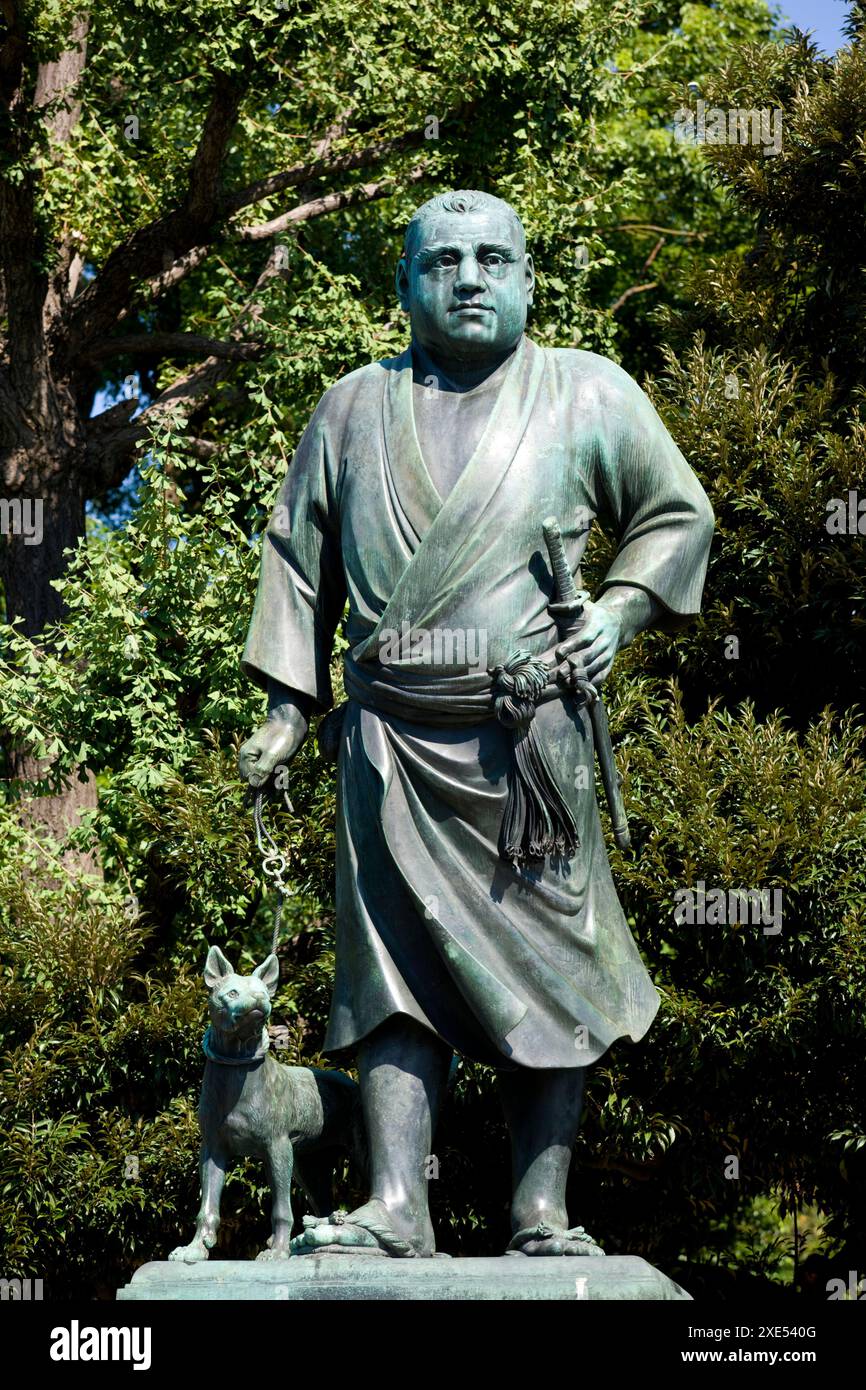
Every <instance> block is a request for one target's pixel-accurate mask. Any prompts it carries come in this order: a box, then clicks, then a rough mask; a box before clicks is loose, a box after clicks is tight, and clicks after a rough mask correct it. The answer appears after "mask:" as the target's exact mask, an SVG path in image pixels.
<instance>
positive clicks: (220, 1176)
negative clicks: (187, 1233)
mask: <svg viewBox="0 0 866 1390" xmlns="http://www.w3.org/2000/svg"><path fill="white" fill-rule="evenodd" d="M226 1167H227V1156H226V1155H225V1154H223V1153H219V1152H218V1151H212V1150H211V1149H209V1148H208V1146H207V1144H202V1146H201V1154H200V1156H199V1174H200V1177H201V1205H200V1207H199V1212H198V1219H197V1221H196V1225H195V1235H194V1236H193V1238H192V1240H191V1241H190V1243H189V1245H179V1246H178V1247H177V1249H176V1250H172V1252H171V1254H170V1255H169V1257H168V1258H169V1259H170V1260H182V1261H183V1263H184V1264H194V1263H195V1262H196V1261H197V1260H206V1259H207V1257H208V1255H209V1253H210V1251H211V1250H212V1249H213V1247H214V1245H215V1244H216V1238H217V1230H218V1228H219V1224H220V1200H221V1198H222V1194H223V1184H224V1183H225V1180H226Z"/></svg>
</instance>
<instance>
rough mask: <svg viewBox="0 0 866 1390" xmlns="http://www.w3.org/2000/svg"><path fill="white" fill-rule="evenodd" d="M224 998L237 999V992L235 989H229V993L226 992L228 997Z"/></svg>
mask: <svg viewBox="0 0 866 1390" xmlns="http://www.w3.org/2000/svg"><path fill="white" fill-rule="evenodd" d="M226 997H227V998H228V999H237V997H238V992H237V990H236V989H230V990H229V992H228V995H227V996H226Z"/></svg>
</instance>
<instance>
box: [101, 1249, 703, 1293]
mask: <svg viewBox="0 0 866 1390" xmlns="http://www.w3.org/2000/svg"><path fill="white" fill-rule="evenodd" d="M117 1297H118V1299H119V1300H121V1301H123V1302H138V1301H145V1302H146V1301H149V1300H153V1299H159V1300H168V1301H172V1300H176V1299H180V1300H190V1299H207V1300H213V1299H227V1300H243V1299H268V1300H270V1299H277V1300H283V1301H292V1302H298V1301H300V1302H311V1301H321V1300H330V1299H334V1300H344V1299H350V1300H357V1299H376V1300H380V1299H394V1300H410V1301H424V1300H428V1299H430V1300H436V1301H440V1300H442V1301H446V1302H464V1301H466V1300H485V1301H491V1302H503V1301H505V1302H511V1301H514V1302H534V1301H557V1302H588V1303H598V1302H604V1301H611V1300H613V1301H634V1300H640V1301H644V1300H650V1301H652V1300H661V1301H663V1302H670V1301H673V1300H681V1299H690V1298H691V1295H690V1294H687V1293H686V1292H685V1290H684V1289H681V1288H680V1286H679V1285H678V1284H675V1283H674V1282H673V1280H672V1279H668V1278H667V1276H666V1275H664V1274H662V1273H661V1271H660V1270H657V1269H654V1268H653V1266H652V1265H650V1264H647V1262H646V1260H641V1259H638V1258H637V1257H636V1256H633V1255H608V1256H606V1257H605V1258H604V1259H589V1258H581V1257H580V1256H571V1257H568V1256H564V1257H561V1258H556V1257H554V1256H547V1257H538V1256H529V1255H500V1256H496V1257H492V1258H489V1259H474V1260H473V1259H450V1258H449V1257H448V1256H447V1255H437V1256H434V1258H433V1259H431V1260H395V1259H388V1258H377V1257H376V1256H372V1257H371V1256H367V1255H299V1256H294V1257H293V1258H292V1259H289V1260H285V1261H281V1262H280V1263H278V1264H277V1263H275V1264H270V1263H267V1262H264V1263H259V1262H257V1261H255V1260H250V1261H246V1260H208V1261H206V1262H204V1263H202V1264H193V1265H184V1264H176V1263H174V1262H169V1261H168V1260H166V1261H161V1262H154V1263H153V1264H146V1265H142V1266H141V1268H140V1269H138V1270H136V1272H135V1274H134V1275H133V1277H132V1280H131V1282H130V1283H129V1284H127V1285H126V1287H125V1288H122V1289H120V1290H118V1294H117Z"/></svg>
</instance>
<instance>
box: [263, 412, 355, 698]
mask: <svg viewBox="0 0 866 1390" xmlns="http://www.w3.org/2000/svg"><path fill="white" fill-rule="evenodd" d="M328 413H329V412H328V409H327V398H326V397H325V398H323V399H322V401H320V403H319V405H318V407H317V409H316V411H315V413H314V415H313V417H312V419H311V420H310V423H309V425H308V426H307V429H306V430H305V432H304V435H303V437H302V439H301V441H300V443H299V445H298V448H297V452H296V453H295V456H294V458H293V460H292V462H291V464H290V466H289V469H288V472H287V474H286V478H285V481H284V483H283V486H282V488H281V489H280V493H279V496H278V498H277V502H276V505H275V507H274V510H273V513H272V515H271V519H270V521H269V523H268V527H267V530H266V531H265V535H264V540H263V545H262V560H261V569H260V571H259V583H258V590H257V593H256V601H255V607H254V609H253V615H252V619H251V620H250V626H249V630H248V632H247V640H246V645H245V646H244V651H243V656H242V657H241V666H242V669H243V670H244V671H245V672H246V674H247V675H248V676H250V677H251V679H252V680H254V681H255V682H256V683H257V684H258V685H261V686H264V687H266V686H267V682H268V678H269V677H271V678H273V679H274V680H277V681H279V682H280V683H281V684H282V685H285V686H289V687H290V688H291V689H293V690H300V691H302V692H303V693H304V694H305V695H309V696H311V697H312V699H313V700H314V701H315V703H316V705H317V706H318V707H319V708H320V709H322V710H327V709H330V708H331V706H332V704H333V703H334V697H333V693H332V690H331V676H330V661H331V652H332V649H333V643H334V634H335V632H336V630H337V624H338V623H339V621H340V618H341V616H342V613H343V608H344V605H345V601H346V588H345V579H344V576H343V564H342V555H341V550H340V533H339V519H338V508H337V499H336V487H335V480H334V478H333V476H332V470H331V463H332V461H333V459H334V457H337V458H338V457H339V454H338V452H337V453H336V454H335V452H334V451H332V450H331V448H330V446H329V431H328V421H327V417H328Z"/></svg>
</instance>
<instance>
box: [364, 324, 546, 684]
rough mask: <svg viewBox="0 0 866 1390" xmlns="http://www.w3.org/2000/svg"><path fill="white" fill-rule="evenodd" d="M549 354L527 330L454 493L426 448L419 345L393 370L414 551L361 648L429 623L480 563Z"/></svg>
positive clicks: (392, 403) (402, 481) (401, 493)
mask: <svg viewBox="0 0 866 1390" xmlns="http://www.w3.org/2000/svg"><path fill="white" fill-rule="evenodd" d="M544 366H545V355H544V351H543V349H541V348H538V347H536V345H535V344H534V343H533V342H531V341H530V340H529V339H528V338H527V337H525V336H524V337H523V338H521V340H520V343H519V344H518V346H517V347H516V348H515V350H514V354H513V356H512V358H511V362H510V366H509V369H508V371H507V372H506V374H505V377H504V379H503V381H502V385H501V386H500V388H499V393H498V395H497V398H496V401H495V402H494V405H493V409H492V411H491V413H490V417H489V419H488V421H487V425H486V427H485V430H484V433H483V434H482V436H481V438H480V440H479V441H478V445H477V448H476V449H475V452H474V454H473V455H472V457H471V459H470V460H469V462H468V463H467V464H466V466H465V468H464V469H463V472H462V473H461V474H460V477H459V478H458V479H457V482H456V483H455V484H454V486H453V488H452V489H451V491H450V492H449V493H448V496H447V497H446V498H445V499H444V501H443V499H442V498H441V497H440V496H439V493H438V492H437V491H436V488H435V486H434V484H433V480H432V478H431V477H430V474H429V473H428V471H427V465H426V464H425V462H424V458H423V456H422V453H421V447H420V444H419V442H418V435H417V432H416V429H415V415H414V410H413V405H412V354H411V349H409V348H407V349H406V351H405V352H403V353H401V355H400V356H399V357H397V358H395V359H393V362H392V364H391V366H390V369H389V370H388V371H386V373H385V388H384V395H383V402H382V432H383V441H384V459H383V462H384V469H385V476H386V485H387V495H388V500H389V504H390V506H391V509H392V512H393V516H394V519H395V521H396V522H397V525H398V529H399V532H400V535H401V538H402V541H403V546H404V550H405V552H406V567H405V569H404V570H403V573H402V574H401V576H400V578H399V580H398V581H397V584H396V585H395V588H394V591H393V593H392V595H391V597H390V599H389V601H388V603H387V604H386V607H385V611H384V612H383V613H382V616H381V617H380V619H379V622H378V623H377V624H376V627H375V628H374V629H373V631H372V632H371V633H370V634H369V636H368V637H367V638H365V640H364V641H363V642H362V643H360V644H359V645H358V647H357V648H356V649H355V652H354V653H353V655H354V657H355V659H356V660H361V661H363V660H370V659H373V658H375V656H376V653H377V650H378V644H379V634H380V632H381V630H382V629H383V628H395V629H396V630H398V631H399V630H400V628H401V624H402V623H403V622H404V621H408V622H410V623H411V624H412V625H414V626H424V615H425V613H430V612H433V611H435V608H436V606H437V601H438V598H439V597H440V596H441V593H442V590H443V587H447V586H448V583H449V575H450V576H451V582H453V580H454V578H455V577H456V576H458V575H459V574H460V573H461V572H465V570H466V569H467V568H469V567H471V565H472V564H473V563H474V562H475V560H476V558H477V556H476V555H475V554H474V553H472V554H470V553H468V552H480V551H481V550H483V549H484V546H485V544H489V543H490V542H491V541H492V540H494V539H495V537H493V536H489V535H487V534H486V532H485V522H484V516H485V511H486V509H487V507H488V505H489V503H490V501H491V500H492V498H493V497H494V496H495V494H496V492H497V491H498V489H499V487H500V486H501V484H502V482H503V480H504V478H505V476H506V474H507V472H508V470H509V468H510V466H511V463H512V460H513V459H514V457H515V455H516V453H517V451H518V448H519V447H520V444H521V442H522V440H523V436H524V434H525V433H526V428H527V425H528V424H529V419H530V416H531V415H532V411H533V408H534V406H535V401H536V398H537V396H538V389H539V386H540V385H541V378H542V376H543V374H544Z"/></svg>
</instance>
